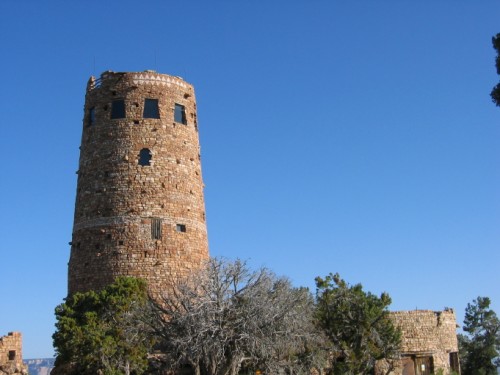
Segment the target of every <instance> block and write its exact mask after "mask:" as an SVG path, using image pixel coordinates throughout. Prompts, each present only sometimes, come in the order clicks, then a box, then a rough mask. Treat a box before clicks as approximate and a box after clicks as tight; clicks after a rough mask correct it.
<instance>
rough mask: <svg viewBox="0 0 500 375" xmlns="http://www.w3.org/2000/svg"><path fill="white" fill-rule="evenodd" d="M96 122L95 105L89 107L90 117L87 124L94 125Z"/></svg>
mask: <svg viewBox="0 0 500 375" xmlns="http://www.w3.org/2000/svg"><path fill="white" fill-rule="evenodd" d="M94 124H95V107H92V108H90V109H89V117H88V121H87V126H92V125H94Z"/></svg>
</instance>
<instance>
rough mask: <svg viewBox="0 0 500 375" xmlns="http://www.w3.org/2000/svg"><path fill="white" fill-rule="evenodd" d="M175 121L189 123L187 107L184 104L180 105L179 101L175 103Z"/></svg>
mask: <svg viewBox="0 0 500 375" xmlns="http://www.w3.org/2000/svg"><path fill="white" fill-rule="evenodd" d="M174 121H175V122H180V123H181V124H184V125H187V120H186V109H185V108H184V106H183V105H180V104H177V103H176V104H175V111H174Z"/></svg>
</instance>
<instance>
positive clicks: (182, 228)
mask: <svg viewBox="0 0 500 375" xmlns="http://www.w3.org/2000/svg"><path fill="white" fill-rule="evenodd" d="M175 229H176V230H177V232H183V233H185V232H186V225H185V224H177V225H176V226H175Z"/></svg>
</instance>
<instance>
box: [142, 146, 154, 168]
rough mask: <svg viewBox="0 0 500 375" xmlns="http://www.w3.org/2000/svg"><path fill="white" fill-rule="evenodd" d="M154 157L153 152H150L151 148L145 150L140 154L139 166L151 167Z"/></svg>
mask: <svg viewBox="0 0 500 375" xmlns="http://www.w3.org/2000/svg"><path fill="white" fill-rule="evenodd" d="M152 156H153V155H152V154H151V151H150V150H149V148H143V149H142V150H141V151H140V152H139V165H142V166H143V167H144V166H148V165H151V158H152Z"/></svg>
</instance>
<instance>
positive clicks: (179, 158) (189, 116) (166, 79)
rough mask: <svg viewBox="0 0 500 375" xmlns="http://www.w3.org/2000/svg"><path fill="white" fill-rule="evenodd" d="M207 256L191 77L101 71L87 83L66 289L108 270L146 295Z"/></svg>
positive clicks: (99, 278) (79, 288)
mask: <svg viewBox="0 0 500 375" xmlns="http://www.w3.org/2000/svg"><path fill="white" fill-rule="evenodd" d="M207 258H208V241H207V228H206V224H205V205H204V200H203V181H202V177H201V163H200V146H199V140H198V125H197V119H196V101H195V95H194V89H193V86H192V85H190V84H189V83H187V82H185V81H183V80H182V79H181V78H179V77H173V76H169V75H166V74H158V73H156V72H154V71H145V72H141V73H128V72H127V73H115V72H110V71H108V72H104V73H103V74H101V77H100V78H99V79H95V78H94V77H91V78H90V80H89V82H88V84H87V93H86V96H85V108H84V118H83V133H82V142H81V147H80V165H79V170H78V185H77V193H76V204H75V217H74V225H73V237H72V241H71V256H70V261H69V275H68V292H69V294H72V293H75V292H84V291H88V290H92V289H94V290H97V289H101V288H102V287H104V286H106V285H107V284H110V283H112V282H113V281H114V279H115V278H116V277H117V276H122V275H127V276H135V277H140V278H143V279H145V280H146V281H147V282H148V286H149V290H150V292H152V293H153V294H157V293H159V292H160V291H161V290H162V289H164V288H166V287H168V285H169V284H170V283H171V281H172V280H173V279H175V278H179V277H183V276H186V275H188V274H189V272H190V270H191V269H193V268H196V267H198V266H199V265H200V264H201V263H202V262H203V261H204V260H205V259H207Z"/></svg>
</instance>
